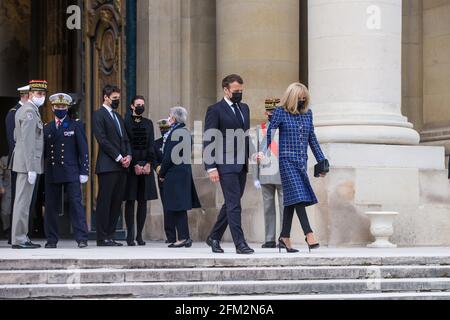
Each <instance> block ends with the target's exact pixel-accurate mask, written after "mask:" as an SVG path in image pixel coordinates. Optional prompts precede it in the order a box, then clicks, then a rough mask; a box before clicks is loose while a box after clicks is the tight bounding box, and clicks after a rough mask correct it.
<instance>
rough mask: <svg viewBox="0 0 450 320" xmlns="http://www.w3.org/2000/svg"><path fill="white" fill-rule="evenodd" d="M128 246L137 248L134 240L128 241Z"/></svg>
mask: <svg viewBox="0 0 450 320" xmlns="http://www.w3.org/2000/svg"><path fill="white" fill-rule="evenodd" d="M127 245H128V246H129V247H135V246H136V242H134V240H131V241H128V240H127Z"/></svg>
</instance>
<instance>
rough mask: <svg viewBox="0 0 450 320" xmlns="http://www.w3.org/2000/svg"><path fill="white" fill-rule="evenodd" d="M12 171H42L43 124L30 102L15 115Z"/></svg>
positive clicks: (38, 172) (39, 172)
mask: <svg viewBox="0 0 450 320" xmlns="http://www.w3.org/2000/svg"><path fill="white" fill-rule="evenodd" d="M14 140H15V142H16V145H15V147H14V151H13V171H15V172H19V173H27V172H36V173H37V174H42V173H43V171H44V154H43V153H44V124H43V123H42V120H41V115H40V114H39V109H38V107H36V106H35V105H34V104H32V103H31V102H30V101H28V102H27V103H25V104H24V105H23V106H22V107H20V109H19V110H17V111H16V115H15V128H14Z"/></svg>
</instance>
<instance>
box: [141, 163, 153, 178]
mask: <svg viewBox="0 0 450 320" xmlns="http://www.w3.org/2000/svg"><path fill="white" fill-rule="evenodd" d="M142 169H143V174H145V175H149V174H150V172H151V170H152V167H151V166H150V163H147V164H146V165H145V166H144V167H143V168H142Z"/></svg>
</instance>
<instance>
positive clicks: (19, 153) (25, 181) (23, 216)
mask: <svg viewBox="0 0 450 320" xmlns="http://www.w3.org/2000/svg"><path fill="white" fill-rule="evenodd" d="M46 92H47V81H45V80H32V81H30V92H29V95H28V97H29V100H28V101H27V102H26V103H25V104H24V105H23V106H22V107H21V108H20V109H18V110H17V111H16V115H15V128H14V137H15V141H16V145H15V147H14V151H13V155H12V161H13V171H14V172H16V173H17V180H16V195H15V199H14V209H13V221H12V228H11V244H12V247H13V249H36V248H40V245H39V244H34V243H32V242H31V240H30V239H29V238H28V236H27V234H28V223H29V213H30V204H31V200H32V197H33V192H34V187H35V184H36V179H37V177H38V174H42V173H43V171H44V157H43V151H44V130H43V129H44V125H43V123H42V120H41V115H40V114H39V107H41V106H42V105H44V103H45V96H46Z"/></svg>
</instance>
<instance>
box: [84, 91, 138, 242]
mask: <svg viewBox="0 0 450 320" xmlns="http://www.w3.org/2000/svg"><path fill="white" fill-rule="evenodd" d="M119 102H120V89H119V88H118V87H116V86H111V85H106V86H105V88H104V89H103V105H102V106H101V107H100V108H99V109H98V110H97V111H96V112H95V113H94V116H93V128H94V135H95V139H96V140H97V142H98V155H97V164H96V168H95V172H96V174H97V176H98V194H97V208H96V212H95V219H96V228H97V246H101V247H106V246H107V247H115V246H122V244H121V243H119V242H116V241H115V240H114V234H115V231H116V226H117V222H118V221H119V217H120V215H121V214H122V201H123V198H124V194H125V186H126V178H127V169H128V168H129V167H130V164H131V160H132V156H131V154H132V151H131V146H130V141H129V139H128V134H127V131H126V130H125V124H124V122H123V119H122V117H121V116H120V115H119V114H118V113H117V112H116V110H117V109H118V108H119Z"/></svg>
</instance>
